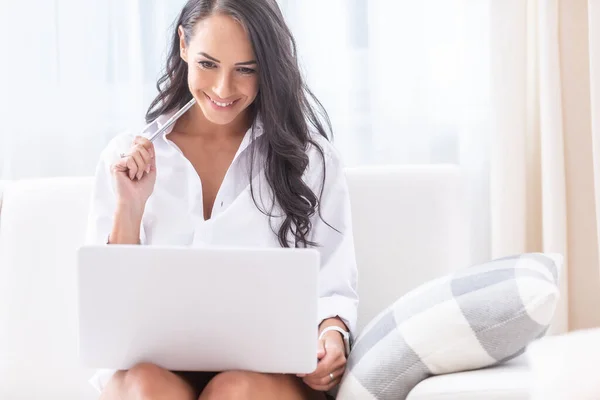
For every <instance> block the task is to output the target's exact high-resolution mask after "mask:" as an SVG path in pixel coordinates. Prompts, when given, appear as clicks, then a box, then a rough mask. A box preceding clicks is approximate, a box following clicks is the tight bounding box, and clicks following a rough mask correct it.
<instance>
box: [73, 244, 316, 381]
mask: <svg viewBox="0 0 600 400" xmlns="http://www.w3.org/2000/svg"><path fill="white" fill-rule="evenodd" d="M77 269H78V316H79V343H78V345H79V356H80V360H81V362H82V363H83V364H84V365H85V366H87V367H90V368H110V369H129V368H131V367H132V366H134V365H135V364H138V363H140V362H151V363H153V364H156V365H158V366H161V367H163V368H166V369H169V370H177V371H226V370H246V371H256V372H266V373H292V374H296V373H310V372H312V371H314V370H315V368H316V365H317V358H316V354H317V333H318V332H317V329H318V328H317V323H318V320H317V318H318V316H317V297H318V295H317V276H318V269H319V253H318V252H317V251H316V250H306V249H231V248H229V249H199V248H189V247H161V246H134V245H132V246H127V245H111V246H84V247H82V248H80V249H79V251H78V255H77Z"/></svg>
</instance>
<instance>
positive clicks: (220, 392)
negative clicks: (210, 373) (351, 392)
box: [198, 371, 325, 400]
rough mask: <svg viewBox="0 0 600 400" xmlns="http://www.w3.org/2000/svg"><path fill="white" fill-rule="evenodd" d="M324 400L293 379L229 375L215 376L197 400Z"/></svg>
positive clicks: (231, 373)
mask: <svg viewBox="0 0 600 400" xmlns="http://www.w3.org/2000/svg"><path fill="white" fill-rule="evenodd" d="M281 399H285V400H325V394H323V393H321V392H316V391H314V390H312V389H311V388H309V387H308V386H306V385H305V384H304V382H302V380H300V379H299V378H297V377H295V376H293V375H278V374H260V373H255V372H244V371H231V372H222V373H220V374H219V375H217V376H215V377H214V378H213V379H212V380H211V381H210V382H209V384H208V385H207V386H206V388H205V389H204V391H203V392H202V395H200V398H199V399H198V400H281Z"/></svg>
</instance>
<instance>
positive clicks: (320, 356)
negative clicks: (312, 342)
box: [317, 340, 327, 360]
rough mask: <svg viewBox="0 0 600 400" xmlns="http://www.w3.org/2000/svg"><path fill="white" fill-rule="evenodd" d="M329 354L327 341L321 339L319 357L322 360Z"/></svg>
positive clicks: (318, 350) (318, 349)
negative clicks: (326, 345)
mask: <svg viewBox="0 0 600 400" xmlns="http://www.w3.org/2000/svg"><path fill="white" fill-rule="evenodd" d="M326 354H327V351H326V350H325V341H324V340H319V347H318V348H317V358H318V359H319V360H320V359H322V358H323V357H325V355H326Z"/></svg>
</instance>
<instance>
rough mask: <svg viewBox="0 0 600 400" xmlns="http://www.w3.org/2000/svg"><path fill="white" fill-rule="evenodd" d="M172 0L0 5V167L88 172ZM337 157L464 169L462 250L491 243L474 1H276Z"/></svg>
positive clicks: (481, 51)
mask: <svg viewBox="0 0 600 400" xmlns="http://www.w3.org/2000/svg"><path fill="white" fill-rule="evenodd" d="M184 2H185V1H184V0H143V1H142V0H104V1H102V2H96V1H91V0H84V1H82V0H54V1H49V0H30V1H28V2H20V1H18V0H5V1H4V2H2V3H0V29H2V31H1V33H2V34H1V35H0V49H2V52H3V58H2V61H1V62H0V68H1V70H0V72H1V75H0V79H2V83H3V85H2V87H3V89H2V90H1V91H0V92H2V93H3V97H2V98H0V101H2V107H1V108H0V110H1V112H2V113H3V115H2V116H1V120H2V125H0V179H18V178H35V177H47V176H57V175H90V174H91V173H92V172H93V168H94V166H95V163H96V160H97V158H98V155H99V152H100V150H101V149H102V148H103V147H104V145H105V144H106V143H107V142H108V140H110V138H111V137H112V136H114V135H115V134H117V133H118V132H120V131H123V130H125V129H136V128H137V127H139V126H140V125H141V122H142V119H143V116H144V112H145V109H146V107H147V106H148V104H149V102H150V100H151V98H152V97H153V95H154V94H155V89H154V84H155V81H156V78H157V77H158V73H159V71H160V69H161V67H162V64H163V60H164V53H165V50H166V42H167V40H168V33H167V31H168V28H169V27H170V24H171V23H172V21H173V20H174V18H175V17H176V14H177V12H178V11H179V9H180V8H181V6H182V5H183V4H184ZM279 2H280V4H281V6H282V9H283V11H284V14H285V16H286V18H287V20H288V22H289V24H290V26H291V28H292V31H293V33H294V35H295V36H296V39H297V42H298V51H299V56H300V58H301V64H302V67H303V70H304V72H305V75H306V77H307V79H308V82H309V84H310V86H311V87H312V89H313V90H314V92H315V93H316V94H317V96H318V97H319V98H320V100H321V101H322V102H323V104H324V105H325V107H326V108H327V110H328V112H329V114H330V116H331V119H332V122H333V127H334V133H335V144H336V146H337V147H338V148H339V149H340V151H341V153H342V155H343V157H344V160H345V162H346V164H347V165H348V166H357V165H373V164H431V163H452V164H459V165H461V166H462V167H463V168H464V171H465V174H466V176H467V179H468V191H469V192H468V199H467V201H468V202H469V207H470V209H471V210H472V224H471V225H472V226H471V228H472V232H473V235H472V237H473V246H472V248H473V262H476V261H482V260H486V259H487V258H488V257H489V254H490V244H489V243H490V235H489V232H490V226H489V224H490V218H489V195H488V191H489V189H488V188H489V183H488V182H489V179H488V174H489V145H488V143H489V140H490V130H491V125H490V65H489V64H490V61H489V60H490V51H489V36H490V32H489V31H490V11H489V7H490V5H489V1H487V0H485V1H482V0H418V1H416V0H327V1H322V0H302V1H297V0H280V1H279Z"/></svg>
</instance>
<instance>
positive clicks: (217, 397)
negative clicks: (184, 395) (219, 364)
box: [200, 371, 257, 400]
mask: <svg viewBox="0 0 600 400" xmlns="http://www.w3.org/2000/svg"><path fill="white" fill-rule="evenodd" d="M256 375H257V374H255V373H253V372H245V371H228V372H221V373H220V374H218V375H217V376H215V377H214V378H213V379H211V381H210V382H209V383H208V385H207V386H206V388H205V389H204V391H203V392H202V396H200V399H201V400H234V399H235V400H237V399H247V398H250V396H251V393H252V392H253V390H252V387H253V386H254V382H255V378H256Z"/></svg>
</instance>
